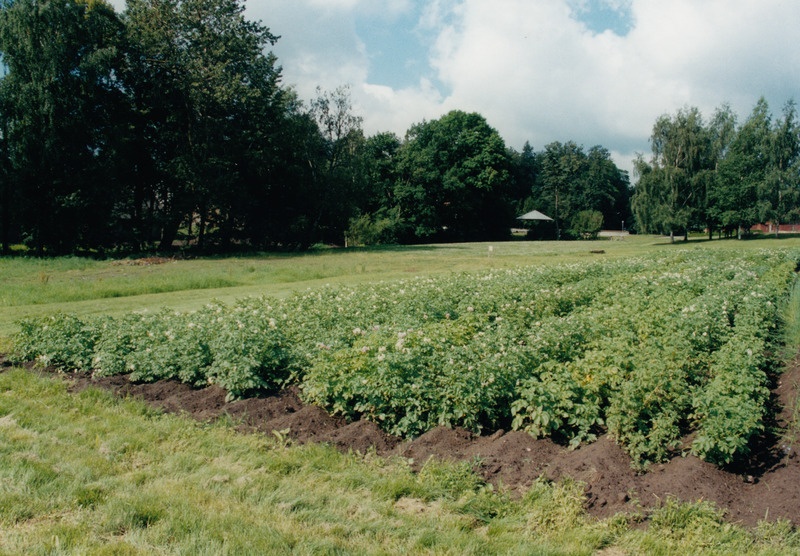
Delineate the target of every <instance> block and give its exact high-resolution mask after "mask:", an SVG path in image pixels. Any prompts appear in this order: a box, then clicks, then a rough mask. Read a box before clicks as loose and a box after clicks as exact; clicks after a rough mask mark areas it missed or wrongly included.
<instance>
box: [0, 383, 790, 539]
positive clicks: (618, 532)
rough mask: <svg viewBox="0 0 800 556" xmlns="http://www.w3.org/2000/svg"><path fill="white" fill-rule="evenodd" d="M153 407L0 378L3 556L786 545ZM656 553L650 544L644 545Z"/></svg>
mask: <svg viewBox="0 0 800 556" xmlns="http://www.w3.org/2000/svg"><path fill="white" fill-rule="evenodd" d="M233 425H235V423H231V422H224V421H223V422H217V423H213V424H199V423H196V422H193V421H189V420H187V419H186V418H183V417H178V416H171V415H161V414H159V413H158V412H156V411H154V410H152V409H149V408H148V407H146V406H144V405H143V404H141V403H138V402H136V401H133V400H130V399H128V400H117V399H114V398H112V397H111V396H110V395H109V394H107V393H105V392H100V391H97V390H87V391H84V392H82V393H80V394H69V393H68V392H67V388H66V385H65V384H64V383H63V382H62V381H60V380H58V379H51V378H47V377H40V376H37V375H35V374H33V373H30V372H26V371H22V370H11V371H8V372H5V373H0V553H2V554H112V553H113V554H215V555H216V554H290V553H291V554H332V553H335V554H399V553H407V554H593V553H597V552H598V551H600V550H606V553H608V554H622V553H629V551H630V553H644V552H647V553H681V552H692V553H696V554H791V553H797V550H799V549H800V539H798V535H797V533H795V532H794V531H793V530H792V529H791V528H790V527H785V526H784V525H783V524H780V523H779V524H773V525H769V526H765V527H764V528H762V529H759V530H758V531H756V532H748V531H745V530H743V529H740V528H737V527H734V526H730V525H725V524H723V523H722V522H721V518H720V513H719V512H718V511H716V510H714V509H713V508H712V507H709V506H708V505H702V506H698V507H695V506H693V505H689V506H683V505H678V504H670V505H667V506H666V507H665V508H664V509H662V510H660V511H659V512H658V513H657V514H655V515H654V516H653V525H652V526H651V527H650V530H649V531H642V530H640V529H637V528H632V527H631V523H630V522H629V520H628V519H627V518H624V517H616V518H612V519H609V520H603V521H598V520H594V519H592V518H590V517H588V516H587V515H586V514H585V513H584V511H583V509H582V502H583V488H582V485H580V484H578V483H573V482H565V483H562V484H556V485H553V484H549V483H547V482H544V481H539V482H536V483H535V484H534V485H533V486H532V487H531V488H530V489H529V490H528V491H527V492H526V493H524V494H523V495H521V496H519V495H512V493H507V492H503V491H496V490H494V489H491V488H488V487H487V486H486V485H484V484H483V483H482V482H481V481H480V480H479V479H478V478H477V477H476V476H475V475H474V474H473V473H472V471H471V469H470V465H469V464H445V463H440V462H436V461H431V462H428V463H427V464H426V465H425V466H424V467H423V470H422V471H421V472H420V473H418V474H414V473H412V472H411V471H410V468H409V465H408V462H407V461H405V460H401V459H397V460H385V459H382V458H378V457H375V456H373V455H370V454H366V455H361V454H352V453H351V454H341V453H339V452H336V451H335V450H334V449H332V448H330V447H327V446H322V445H307V446H286V444H285V442H281V441H280V440H279V439H277V438H274V437H273V438H268V437H266V436H262V435H242V434H238V433H235V432H234V429H233ZM654 551H655V552H654Z"/></svg>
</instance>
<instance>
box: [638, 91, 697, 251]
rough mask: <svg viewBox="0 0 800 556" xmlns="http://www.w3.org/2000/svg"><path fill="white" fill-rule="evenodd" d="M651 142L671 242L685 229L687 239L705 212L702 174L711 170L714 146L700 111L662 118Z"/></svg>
mask: <svg viewBox="0 0 800 556" xmlns="http://www.w3.org/2000/svg"><path fill="white" fill-rule="evenodd" d="M650 142H651V145H652V149H653V161H652V165H653V171H654V177H655V178H657V180H658V182H660V186H661V187H662V188H663V189H664V190H665V192H666V195H664V196H663V197H662V199H663V200H664V201H665V202H666V206H665V207H664V210H663V211H661V213H660V214H661V217H662V218H663V219H664V221H663V222H662V224H663V225H664V227H666V228H667V229H668V230H669V233H670V238H671V239H672V241H674V240H675V237H674V234H675V231H676V230H683V231H684V234H685V236H684V239H688V233H689V228H690V227H691V226H693V225H694V224H696V223H697V222H698V221H700V219H701V216H700V215H701V214H702V211H703V201H704V199H705V194H704V192H702V184H703V183H704V181H703V180H704V176H703V171H704V170H706V169H708V168H710V167H711V157H710V147H711V144H710V141H709V137H708V134H707V133H706V129H705V125H704V123H703V117H702V115H701V114H700V111H699V110H698V109H697V108H695V107H692V108H683V109H681V110H678V112H677V113H676V114H675V116H674V117H671V116H667V115H664V116H661V117H660V118H659V119H658V120H657V121H656V123H655V125H654V126H653V134H652V136H651V139H650Z"/></svg>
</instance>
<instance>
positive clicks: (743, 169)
mask: <svg viewBox="0 0 800 556" xmlns="http://www.w3.org/2000/svg"><path fill="white" fill-rule="evenodd" d="M770 143H771V117H770V113H769V105H768V104H767V101H766V100H765V99H764V98H763V97H762V98H761V99H760V100H759V101H758V102H757V103H756V106H755V107H754V108H753V111H752V113H751V114H750V116H749V117H748V119H747V121H746V122H745V123H744V124H743V125H742V126H741V128H740V129H739V130H738V131H737V133H736V136H735V137H734V139H733V140H732V141H731V143H730V147H729V149H728V152H727V154H726V156H725V158H724V159H722V160H721V161H720V163H719V170H718V173H719V180H720V182H719V186H718V187H719V190H718V192H717V200H718V207H717V210H718V212H719V214H721V217H722V224H723V225H724V226H726V227H729V228H736V229H737V230H738V232H737V235H738V237H740V238H741V237H742V234H743V232H744V230H749V229H750V227H751V226H752V225H753V224H756V223H757V222H759V220H760V219H761V216H762V215H764V214H763V213H764V211H763V206H762V207H761V213H762V214H760V210H759V190H760V189H763V187H764V183H765V180H766V175H767V171H768V164H769V162H768V161H769V158H770Z"/></svg>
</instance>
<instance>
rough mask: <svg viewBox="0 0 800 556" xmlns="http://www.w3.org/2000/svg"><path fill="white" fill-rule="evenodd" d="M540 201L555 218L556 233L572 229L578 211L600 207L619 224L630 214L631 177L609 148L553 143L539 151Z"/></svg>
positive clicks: (542, 207) (537, 188)
mask: <svg viewBox="0 0 800 556" xmlns="http://www.w3.org/2000/svg"><path fill="white" fill-rule="evenodd" d="M538 160H539V165H538V168H539V172H538V176H537V187H536V193H538V195H539V198H538V200H537V202H536V204H537V205H538V206H539V207H540V209H541V210H542V211H543V212H545V213H546V214H548V215H550V216H551V217H552V218H553V219H554V221H555V227H556V237H557V238H560V237H561V235H562V234H563V233H564V232H567V233H569V231H570V229H572V228H573V226H572V223H573V219H574V218H575V216H576V214H577V213H578V212H580V211H583V210H589V211H597V212H599V213H600V214H601V215H602V216H603V220H605V221H606V223H608V224H611V225H613V226H616V227H621V226H622V221H623V220H625V217H626V216H627V214H628V208H627V205H628V195H629V194H628V179H627V175H626V174H625V173H624V172H622V171H621V170H620V169H619V168H617V166H616V164H614V162H613V161H612V160H611V155H610V153H609V152H608V150H607V149H605V148H603V147H601V146H594V147H592V148H591V149H589V152H588V154H587V153H586V152H584V150H583V147H581V146H579V145H577V144H575V143H574V142H573V141H569V142H567V143H560V142H558V141H556V142H553V143H550V144H549V145H547V146H546V147H545V150H544V152H542V153H540V154H539V155H538Z"/></svg>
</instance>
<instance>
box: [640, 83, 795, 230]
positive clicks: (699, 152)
mask: <svg viewBox="0 0 800 556" xmlns="http://www.w3.org/2000/svg"><path fill="white" fill-rule="evenodd" d="M650 141H651V145H652V158H651V159H650V161H645V160H644V157H641V156H640V157H639V158H638V159H637V160H636V161H635V169H636V173H637V177H638V183H637V185H636V191H635V194H634V196H633V200H632V208H633V212H634V214H635V216H636V224H637V227H638V229H639V231H641V232H644V233H654V232H657V233H668V234H671V235H674V234H675V232H683V233H684V234H688V232H689V230H690V229H697V228H705V229H706V230H707V231H708V233H709V236H711V235H712V234H713V231H714V230H718V231H720V232H724V233H726V234H727V235H732V234H733V233H734V232H735V233H736V234H737V236H738V237H741V236H742V234H744V233H746V232H748V231H749V229H750V228H751V226H753V225H754V224H757V223H767V222H769V223H771V224H772V225H773V226H774V227H775V230H776V233H777V230H778V227H779V226H780V223H781V222H785V221H786V220H787V219H792V218H796V217H797V216H798V212H797V200H798V192H799V190H798V188H799V187H800V125H798V121H797V112H796V108H795V105H794V103H793V102H788V103H787V104H786V106H785V107H784V109H783V113H782V115H781V118H779V119H778V120H776V121H773V119H772V115H771V113H770V110H769V106H768V104H767V101H766V100H764V99H763V98H761V99H760V100H759V101H758V102H757V103H756V105H755V107H754V108H753V111H752V113H751V114H750V116H749V117H748V118H747V120H746V121H745V122H744V123H743V124H742V125H740V126H739V125H737V122H736V116H735V115H734V114H733V113H732V112H731V110H730V107H728V106H727V105H723V106H721V107H720V108H719V109H717V111H716V112H715V114H714V116H713V117H712V119H711V121H710V122H709V123H705V121H704V120H703V117H702V115H701V114H700V111H699V110H698V109H697V108H684V109H681V110H679V111H678V112H677V113H676V114H675V115H674V116H669V115H664V116H661V117H660V118H659V119H658V120H657V121H656V124H655V125H654V126H653V134H652V136H651V140H650Z"/></svg>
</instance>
